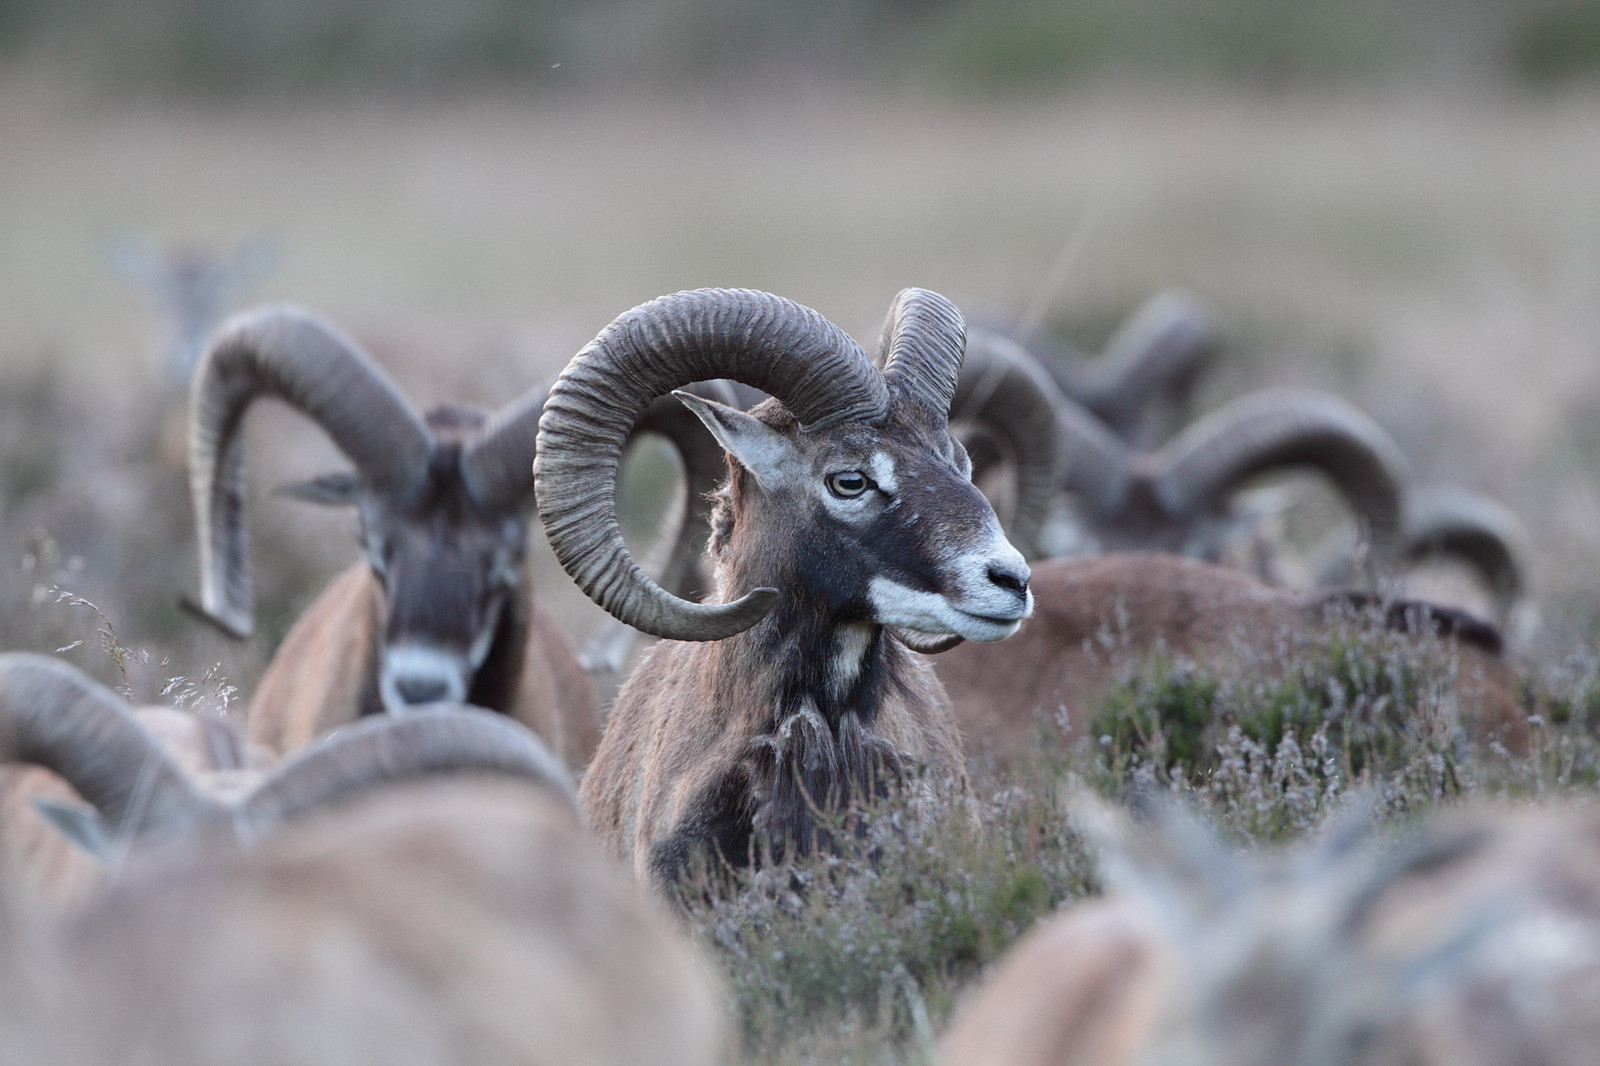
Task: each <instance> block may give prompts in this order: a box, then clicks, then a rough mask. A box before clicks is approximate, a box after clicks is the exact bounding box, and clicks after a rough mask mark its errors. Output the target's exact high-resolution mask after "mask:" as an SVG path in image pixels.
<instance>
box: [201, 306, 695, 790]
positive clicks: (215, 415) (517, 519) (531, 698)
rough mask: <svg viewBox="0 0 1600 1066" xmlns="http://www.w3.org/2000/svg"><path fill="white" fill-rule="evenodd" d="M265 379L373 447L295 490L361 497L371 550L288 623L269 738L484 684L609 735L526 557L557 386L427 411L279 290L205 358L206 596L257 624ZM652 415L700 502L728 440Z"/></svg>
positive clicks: (567, 723)
mask: <svg viewBox="0 0 1600 1066" xmlns="http://www.w3.org/2000/svg"><path fill="white" fill-rule="evenodd" d="M263 396H273V397H276V398H278V399H280V400H282V401H283V402H285V403H287V404H289V405H290V406H291V407H293V408H295V409H296V410H298V411H299V412H301V413H302V414H304V415H306V416H307V417H308V418H310V419H311V420H312V421H314V422H316V423H317V424H318V425H319V426H320V427H321V428H322V429H323V430H324V431H325V432H326V433H327V434H328V436H329V437H330V438H331V439H332V441H333V443H334V444H335V445H336V446H337V447H338V448H339V450H340V451H341V452H343V453H344V455H345V456H346V457H347V458H348V459H349V460H350V461H351V463H352V464H353V465H354V467H355V469H354V470H352V471H350V472H347V473H337V474H331V475H328V476H325V477H321V478H317V479H315V480H313V481H309V482H306V483H304V484H300V485H295V486H292V487H290V488H289V489H288V490H287V491H288V492H289V494H291V495H293V496H296V497H298V498H300V499H304V500H309V501H312V502H317V503H323V504H334V505H348V506H353V507H355V508H356V509H357V511H358V514H359V523H360V542H361V553H362V562H361V563H359V564H357V565H356V566H354V567H352V568H351V569H350V570H348V571H346V572H345V573H344V574H342V575H341V576H340V577H338V578H337V579H335V581H334V582H333V584H332V585H331V586H330V587H329V588H328V589H327V591H326V592H324V593H323V595H322V596H321V597H320V598H319V599H318V600H317V601H316V602H315V603H313V604H312V605H311V607H310V608H308V609H307V610H306V612H305V613H304V615H302V616H301V618H300V620H299V621H298V622H297V623H296V624H295V626H294V627H293V628H292V629H291V630H290V632H289V634H288V636H287V637H286V638H285V639H284V642H283V645H282V646H281V647H280V649H279V650H278V653H277V655H276V656H275V658H274V659H273V662H272V664H271V665H270V666H269V667H268V669H267V671H266V673H265V675H264V676H263V677H262V679H261V682H260V684H259V686H258V687H257V690H256V695H255V698H254V700H253V702H252V705H251V709H250V716H249V722H250V734H251V738H252V739H253V740H255V741H257V742H259V743H261V744H263V745H265V746H266V747H268V748H271V749H273V750H277V751H292V750H294V749H295V748H298V747H300V746H301V745H303V744H305V743H307V742H308V741H310V740H311V739H312V738H313V737H315V736H317V735H319V734H320V733H323V732H325V731H327V730H328V729H331V728H333V727H334V726H337V725H339V724H341V723H342V722H347V721H350V720H352V719H354V718H356V717H357V716H359V715H363V714H372V713H376V712H379V711H389V712H400V711H404V710H406V709H407V708H409V707H412V706H415V705H421V704H427V703H435V702H453V703H472V704H475V705H477V706H481V707H486V708H489V709H490V710H495V711H499V712H502V713H505V714H509V715H511V716H512V717H514V718H517V719H518V720H520V721H522V722H523V723H524V724H525V725H527V726H529V727H530V728H532V729H534V730H535V731H536V732H537V733H539V735H540V736H542V737H544V738H545V739H546V740H547V741H548V742H549V743H550V745H551V747H552V748H553V749H554V750H555V751H556V752H557V753H558V754H560V755H561V757H562V758H563V759H564V760H565V761H566V762H567V763H568V765H571V766H579V767H581V766H582V765H583V764H584V763H585V762H586V761H587V759H588V756H589V754H590V752H591V751H592V750H593V747H594V744H595V742H596V741H597V739H598V736H599V726H600V708H599V702H598V700H597V698H596V696H595V693H594V688H593V685H592V684H591V683H590V681H589V678H588V676H587V675H586V674H585V673H584V672H583V670H582V669H581V668H580V666H579V664H578V661H577V659H576V657H575V656H574V654H573V651H572V648H571V646H570V645H569V644H568V642H567V640H566V638H565V637H563V636H562V634H561V632H560V631H559V630H558V628H557V627H556V625H555V624H554V622H553V621H552V620H551V619H550V618H549V617H547V616H546V615H545V614H544V613H543V612H541V611H540V610H539V609H538V608H537V607H536V605H535V604H534V601H533V590H532V575H531V573H530V572H529V569H528V566H527V564H526V559H525V556H526V551H527V541H528V533H529V521H528V511H529V510H530V509H531V506H532V502H533V455H534V446H535V442H536V440H537V429H538V422H539V414H540V411H541V410H542V408H543V405H544V398H545V390H544V389H543V388H539V387H536V388H533V389H530V390H529V391H528V392H526V393H525V394H523V396H521V397H520V398H519V399H517V400H515V401H513V402H512V403H511V404H509V405H507V406H506V407H504V408H502V409H501V410H499V411H497V412H495V413H494V414H493V415H486V414H484V413H483V412H481V411H477V410H473V409H470V408H464V407H458V406H448V405H446V406H440V407H436V408H434V409H432V410H430V411H428V412H427V413H426V414H424V415H419V414H418V413H417V412H416V411H414V410H413V409H412V407H411V405H410V404H409V403H408V402H407V401H406V399H405V397H404V396H403V395H401V393H400V391H399V389H397V388H396V387H395V385H394V384H393V383H392V382H391V381H390V380H389V379H388V377H387V376H386V375H385V374H384V373H383V372H382V371H381V370H380V369H379V368H378V367H377V365H376V364H375V363H373V361H372V360H371V359H370V358H369V357H368V356H367V355H366V353H364V352H363V351H361V349H360V348H359V347H357V346H356V345H355V343H354V342H352V341H351V340H349V339H348V338H346V337H345V336H343V335H342V334H341V333H339V332H338V331H337V330H335V329H334V328H333V327H332V326H330V325H328V324H327V323H325V322H323V321H322V320H321V319H318V318H316V317H315V316H313V315H311V314H308V313H306V312H304V311H300V310H297V309H294V308H287V307H277V308H267V309H264V310H258V311H254V312H251V313H247V314H244V315H241V316H239V317H236V318H234V319H233V320H231V321H230V322H229V323H228V324H227V325H225V326H224V327H223V329H222V331H221V332H220V333H219V334H218V335H217V336H216V338H215V339H213V341H212V342H211V345H210V347H209V348H208V349H207V351H206V353H205V356H204V357H203V359H202V360H201V363H200V366H199V367H198V369H197V370H196V372H195V378H194V387H193V395H192V398H191V404H192V415H191V441H190V452H191V456H190V478H191V488H192V492H193V496H194V509H195V521H196V525H197V527H198V539H199V549H200V603H199V604H198V609H199V611H200V612H201V613H202V614H203V615H204V616H205V617H206V618H207V619H209V620H210V621H212V622H213V623H214V624H216V625H217V626H219V627H220V628H222V629H223V630H225V631H226V632H229V633H231V634H234V635H236V636H240V637H243V636H247V635H248V634H249V633H250V632H251V629H252V627H253V614H254V609H253V597H252V589H251V582H250V570H249V562H248V553H247V545H246V537H245V525H244V488H243V471H242V434H241V432H240V431H241V428H242V424H243V421H244V416H245V414H246V412H247V411H248V409H249V407H250V405H251V404H252V403H254V402H255V401H256V400H257V399H258V398H261V397H263ZM642 414H643V415H644V417H643V418H642V419H641V420H640V421H639V423H638V424H637V425H634V424H630V426H629V430H630V431H632V432H641V431H655V432H658V433H662V434H663V435H666V436H668V437H669V438H670V439H671V440H672V442H673V444H674V445H675V446H676V447H677V449H678V452H679V454H680V455H682V456H683V458H684V463H685V468H686V471H685V473H686V480H687V482H688V487H689V489H690V491H689V500H690V507H689V510H690V512H691V513H692V512H693V511H694V506H695V503H696V501H697V497H698V495H699V494H698V493H697V492H696V491H695V490H696V488H697V486H699V485H701V484H703V483H707V482H709V481H710V480H711V479H712V478H713V477H714V471H715V469H716V466H717V465H718V464H719V463H720V455H719V454H718V453H717V449H716V447H715V444H714V443H713V442H712V441H711V440H710V439H709V437H707V436H706V435H705V433H704V432H703V431H702V430H701V429H700V427H699V425H698V424H696V423H694V420H693V419H690V418H688V417H686V413H685V412H683V411H682V410H681V408H678V407H677V405H671V406H670V407H668V406H667V405H666V404H662V405H659V406H658V407H656V408H652V409H650V410H649V411H647V412H642ZM707 470H710V471H713V473H708V472H706V471H707ZM688 540H689V538H688V536H687V535H686V534H685V533H684V532H682V531H680V535H679V536H678V538H677V542H678V556H679V558H676V559H674V560H673V561H672V563H671V564H670V565H669V567H668V570H669V572H668V574H667V575H666V576H665V577H664V580H666V581H668V583H669V584H674V583H681V582H682V581H683V580H684V579H685V577H686V575H685V573H683V571H684V570H685V569H686V567H685V566H684V565H683V563H684V560H683V558H682V557H683V555H684V551H683V548H684V547H685V546H686V545H687V544H688ZM674 567H676V569H674Z"/></svg>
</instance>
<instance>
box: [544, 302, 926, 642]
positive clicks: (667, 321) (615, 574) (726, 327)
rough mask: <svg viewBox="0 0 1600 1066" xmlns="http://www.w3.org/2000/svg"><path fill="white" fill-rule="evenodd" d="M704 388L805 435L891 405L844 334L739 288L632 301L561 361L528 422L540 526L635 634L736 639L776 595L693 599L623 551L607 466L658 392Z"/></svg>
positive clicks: (564, 560)
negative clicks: (785, 413) (715, 383)
mask: <svg viewBox="0 0 1600 1066" xmlns="http://www.w3.org/2000/svg"><path fill="white" fill-rule="evenodd" d="M715 378H731V379H733V380H735V381H740V382H743V383H745V384H747V385H752V386H754V387H756V388H759V389H762V390H763V391H765V392H769V393H771V394H772V395H773V396H775V397H777V398H778V400H779V401H780V402H782V403H783V404H784V405H785V406H786V407H788V409H789V410H790V411H792V412H793V413H794V415H795V417H796V418H798V419H799V420H800V424H801V426H802V427H803V428H807V429H815V428H820V427H824V426H829V425H835V424H838V423H841V422H848V421H862V420H873V419H877V418H881V417H882V416H883V415H884V414H886V413H887V411H888V407H889V392H888V387H887V385H886V384H885V382H884V379H883V376H882V375H881V374H879V373H878V371H877V370H876V368H874V367H873V366H872V364H871V363H870V362H869V361H868V360H867V357H866V354H865V353H864V352H863V351H862V350H861V348H860V346H859V345H857V344H856V343H855V341H853V340H851V339H850V337H849V336H848V335H847V334H846V333H844V331H842V330H840V329H839V328H838V327H837V326H835V325H833V324H832V323H831V322H829V321H828V320H827V319H825V318H823V317H822V316H821V315H819V314H817V312H815V311H813V310H811V309H810V308H807V307H802V306H801V305H799V304H796V303H794V302H792V301H790V300H785V299H783V298H781V297H778V296H773V295H771V294H769V293H763V292H756V291H753V290H749V289H699V290H696V291H693V292H680V293H675V294H673V295H671V296H663V297H660V298H658V299H655V300H652V301H650V302H649V303H646V304H641V305H640V306H638V307H636V308H634V309H633V310H631V311H628V312H627V313H625V314H623V315H621V316H620V317H618V318H617V319H616V320H615V321H613V322H612V323H611V324H610V325H609V326H607V327H606V328H605V329H604V330H602V331H601V333H600V335H599V336H598V337H596V338H595V339H594V340H593V341H591V342H590V343H589V344H588V345H586V346H585V347H584V349H583V350H582V351H581V352H579V353H578V354H577V355H576V356H574V357H573V359H572V362H571V363H569V364H568V365H567V368H566V370H565V371H563V372H562V374H561V377H560V379H559V380H557V382H556V384H555V386H554V387H553V388H552V389H551V390H550V398H549V399H548V400H547V401H546V402H545V410H544V417H543V418H542V419H541V421H540V423H539V440H538V457H537V458H536V459H535V461H534V485H535V494H536V496H537V499H538V504H539V518H540V521H541V522H543V524H544V529H545V534H546V535H547V536H548V537H549V540H550V546H551V547H552V548H553V549H554V551H555V554H556V558H557V559H558V560H559V561H560V562H561V565H562V566H563V567H564V568H565V569H566V571H567V573H568V574H570V575H572V578H573V580H574V581H576V582H577V583H578V586H579V587H580V588H582V589H583V590H584V592H585V593H587V594H588V596H589V597H590V598H591V599H593V600H594V601H595V602H596V603H598V604H600V606H602V607H604V608H605V609H606V610H607V611H608V612H610V613H611V614H612V615H613V616H615V617H616V618H618V619H620V620H622V621H624V622H626V623H628V624H629V625H631V626H633V627H634V628H636V629H640V630H643V631H644V632H646V633H652V634H655V635H657V636H664V637H671V638H673V639H677V640H720V639H722V638H723V637H727V636H731V635H733V634H734V633H738V632H741V631H742V630H745V629H748V628H749V627H750V626H752V625H754V624H755V623H756V622H758V621H760V620H761V618H762V617H763V616H765V615H766V613H767V612H768V611H769V610H771V609H772V606H773V604H774V602H775V600H776V597H777V593H776V591H775V590H771V589H756V590H752V591H750V592H748V593H746V594H745V595H744V596H743V597H741V598H740V599H738V600H736V601H734V602H733V603H727V604H697V603H691V602H689V601H687V600H683V599H680V598H678V597H676V596H673V595H671V594H670V593H668V592H666V591H665V590H663V589H662V588H661V587H660V586H659V585H657V584H656V583H655V582H654V581H652V580H651V579H650V578H649V576H648V575H646V574H645V573H644V572H643V571H642V570H641V569H640V568H639V566H638V564H637V563H636V562H635V561H634V560H633V557H632V555H631V554H630V553H629V552H628V549H627V547H626V545H624V544H623V542H622V530H621V529H620V527H619V526H618V524H617V514H616V488H617V461H618V458H619V454H620V452H621V449H622V445H623V442H624V441H625V440H626V438H627V435H628V433H629V431H630V430H631V429H632V428H633V425H634V423H635V421H636V420H637V419H638V417H639V415H640V413H641V412H643V411H644V409H645V408H646V407H647V406H648V405H649V403H650V401H651V400H653V399H655V398H656V397H657V396H661V395H663V394H665V393H668V392H670V391H672V390H673V389H677V388H681V387H682V386H684V385H687V384H689V383H691V382H696V381H706V380H711V379H715ZM952 380H953V379H952Z"/></svg>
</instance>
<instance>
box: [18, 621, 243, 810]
mask: <svg viewBox="0 0 1600 1066" xmlns="http://www.w3.org/2000/svg"><path fill="white" fill-rule="evenodd" d="M0 762H21V763H32V764H34V765H37V766H43V767H45V768H46V769H48V770H52V771H54V772H55V773H56V774H59V775H60V776H61V777H62V778H63V779H64V780H65V781H66V782H67V783H68V784H69V785H71V786H72V787H73V788H74V789H76V790H77V792H78V794H79V795H80V796H82V797H83V798H84V799H85V800H87V801H88V802H89V803H90V804H92V805H93V806H94V807H95V809H96V810H97V811H99V813H100V816H101V817H102V818H103V819H104V820H105V822H106V824H107V828H108V830H109V831H110V833H111V834H112V835H113V836H122V835H127V836H136V835H138V834H140V833H144V832H148V831H150V830H152V829H160V828H167V827H178V826H182V825H186V824H188V823H190V822H192V821H195V820H198V819H200V818H202V817H205V816H206V815H208V814H211V813H213V812H214V811H216V810H218V809H220V808H219V806H218V805H217V804H216V802H215V801H213V800H210V799H207V798H206V797H204V796H203V795H201V793H200V792H199V791H198V790H197V789H196V788H195V785H194V784H193V782H191V781H190V780H189V778H188V777H186V776H185V775H184V773H183V771H182V770H180V769H178V766H177V764H176V763H175V762H173V760H172V758H171V757H170V756H169V755H168V754H167V753H166V751H165V749H163V748H162V746H161V742H160V741H158V740H157V739H156V738H155V737H153V736H151V735H150V733H149V732H148V731H146V730H145V728H144V727H143V726H142V725H140V724H139V722H138V719H136V718H134V716H133V712H132V711H131V710H130V709H129V707H128V703H127V701H126V700H124V699H122V698H121V697H120V696H118V695H117V694H116V693H114V692H112V691H111V690H110V689H108V688H106V687H105V686H104V685H102V684H100V683H99V682H97V681H94V680H93V679H91V678H90V677H89V676H88V675H86V674H84V673H83V672H82V671H80V670H78V669H76V668H75V667H72V666H69V665H67V664H66V663H63V662H60V661H59V660H56V659H52V658H50V657H49V656H46V655H33V654H28V653H25V652H10V653H7V654H3V655H0Z"/></svg>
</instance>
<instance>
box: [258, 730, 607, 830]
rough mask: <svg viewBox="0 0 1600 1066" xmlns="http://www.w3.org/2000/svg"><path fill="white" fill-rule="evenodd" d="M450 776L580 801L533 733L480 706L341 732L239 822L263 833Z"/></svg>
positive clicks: (273, 780)
mask: <svg viewBox="0 0 1600 1066" xmlns="http://www.w3.org/2000/svg"><path fill="white" fill-rule="evenodd" d="M444 773H489V774H502V775H509V776H512V777H518V778H522V779H525V780H529V781H533V782H536V783H538V784H540V785H543V786H546V787H548V788H550V789H552V790H554V791H555V792H558V793H559V794H561V795H562V796H564V797H565V798H566V799H567V800H568V801H569V802H571V803H573V804H576V802H577V801H576V793H575V792H574V790H573V785H572V778H571V775H569V774H568V773H567V771H566V768H565V767H564V766H562V765H561V762H560V760H559V759H557V758H556V757H555V756H554V755H552V754H551V753H550V749H549V748H547V747H545V745H544V743H543V742H542V741H541V740H540V739H539V738H538V736H536V735H535V734H534V733H533V732H532V731H530V730H529V729H528V728H527V727H525V726H523V725H520V724H519V723H517V722H514V721H512V720H511V719H509V718H507V717H505V716H504V715H500V714H495V713H494V712H493V711H485V710H482V709H480V708H477V707H466V706H440V707H436V708H429V709H426V710H417V711H411V712H408V713H406V714H404V715H373V716H370V717H367V718H362V719H360V720H358V721H356V722H355V723H353V724H351V725H348V726H345V727H343V728H341V729H338V730H336V731H335V732H334V733H332V734H330V735H329V736H328V737H327V738H326V739H324V740H323V741H322V742H320V743H319V744H317V745H316V746H315V747H312V748H309V749H307V750H305V751H303V752H301V753H300V754H298V755H296V756H295V757H294V758H292V759H290V760H289V761H288V762H286V763H284V764H283V765H282V766H280V767H279V768H278V769H277V770H276V771H275V772H274V773H273V774H272V776H271V777H269V778H268V779H267V780H265V781H263V782H262V783H261V784H260V785H258V786H257V787H256V788H255V789H254V790H253V791H252V792H251V793H250V795H249V796H247V797H245V798H244V799H243V800H241V801H240V802H239V803H238V804H237V805H236V808H235V811H236V813H235V822H236V824H238V825H240V826H241V827H242V828H246V829H248V830H249V831H250V832H258V831H261V830H265V829H269V828H271V827H272V826H273V825H275V824H277V823H279V822H282V821H285V820H288V819H291V818H294V817H296V816H297V815H300V814H302V813H304V812H306V811H310V810H314V809H316V808H319V807H323V806H326V805H329V804H333V803H338V802H341V801H342V800H345V799H348V798H350V797H353V796H355V795H358V794H360V793H362V792H364V791H366V790H368V789H372V788H376V787H378V786H380V785H385V784H392V783H395V782H401V781H409V780H413V779H415V778H418V777H423V776H427V775H430V774H444Z"/></svg>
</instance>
